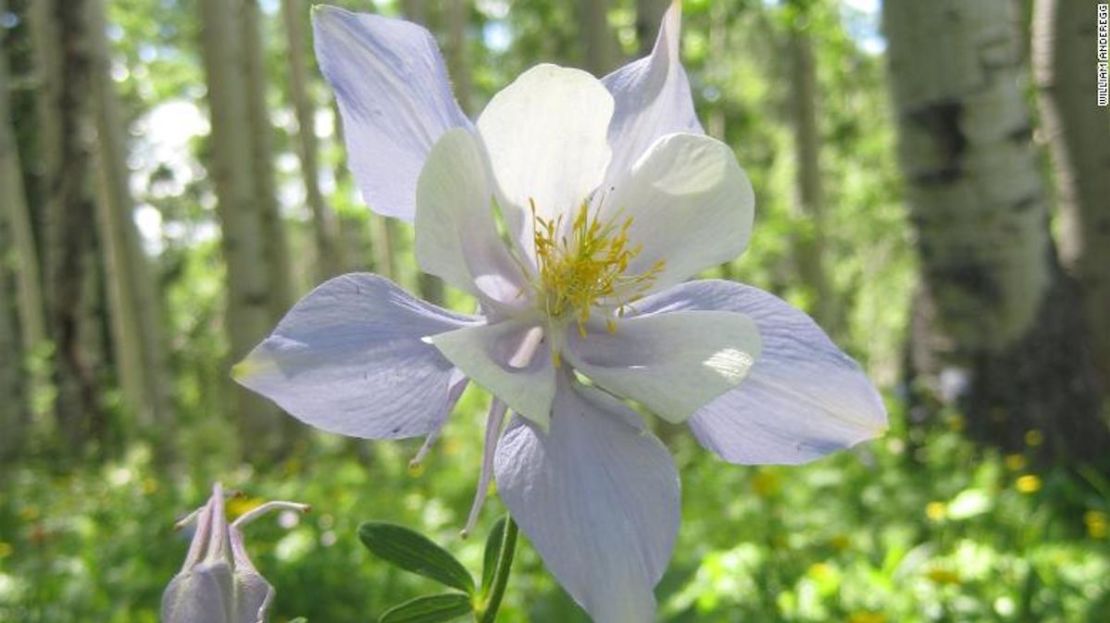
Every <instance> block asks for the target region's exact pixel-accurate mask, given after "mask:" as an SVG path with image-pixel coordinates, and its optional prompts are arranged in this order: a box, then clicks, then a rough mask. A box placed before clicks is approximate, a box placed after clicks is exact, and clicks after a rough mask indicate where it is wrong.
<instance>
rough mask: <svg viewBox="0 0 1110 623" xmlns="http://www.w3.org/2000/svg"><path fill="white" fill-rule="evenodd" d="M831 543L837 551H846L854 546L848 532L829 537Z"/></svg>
mask: <svg viewBox="0 0 1110 623" xmlns="http://www.w3.org/2000/svg"><path fill="white" fill-rule="evenodd" d="M829 545H831V546H832V548H833V549H835V550H837V551H840V552H842V551H844V550H846V549H848V548H849V547H851V546H852V539H851V538H850V537H848V535H846V534H838V535H836V536H834V537H833V538H831V539H829Z"/></svg>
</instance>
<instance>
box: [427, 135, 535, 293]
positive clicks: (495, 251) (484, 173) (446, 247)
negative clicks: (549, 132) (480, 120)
mask: <svg viewBox="0 0 1110 623" xmlns="http://www.w3.org/2000/svg"><path fill="white" fill-rule="evenodd" d="M492 199H493V194H492V191H491V190H490V180H489V175H488V168H487V165H486V159H485V154H484V153H483V151H482V147H481V145H480V144H479V143H478V140H477V139H476V138H475V137H474V135H473V134H471V133H470V132H469V131H467V130H464V129H461V128H456V129H452V130H448V131H447V132H446V133H444V135H443V137H442V138H440V139H439V141H438V142H437V143H436V144H435V147H433V148H432V151H431V153H430V154H428V160H427V162H426V163H425V165H424V170H423V171H421V173H420V180H419V183H418V184H417V189H416V260H417V262H418V263H419V264H420V267H421V268H422V269H423V270H424V272H427V273H431V274H433V275H438V276H440V277H442V278H443V279H444V280H446V281H447V282H448V283H450V284H451V285H454V286H456V287H458V288H461V289H463V290H466V291H469V292H470V293H472V294H475V295H478V296H483V297H487V298H491V299H493V300H495V301H498V302H501V303H513V302H518V303H521V302H524V301H525V298H524V296H523V291H524V289H525V287H526V286H525V283H526V282H525V279H524V277H523V276H522V274H521V271H520V269H519V267H518V266H517V264H515V263H514V261H513V259H512V257H510V255H509V251H508V248H507V247H506V246H505V243H504V242H502V240H501V237H500V236H499V235H498V233H497V226H496V224H495V223H494V219H493V214H492V212H491V210H490V206H491V201H492Z"/></svg>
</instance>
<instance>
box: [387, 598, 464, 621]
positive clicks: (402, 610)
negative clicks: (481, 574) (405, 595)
mask: <svg viewBox="0 0 1110 623" xmlns="http://www.w3.org/2000/svg"><path fill="white" fill-rule="evenodd" d="M471 609H472V608H471V605H470V597H469V596H467V595H464V594H462V593H446V594H443V595H429V596H427V597H417V598H416V599H412V600H409V601H406V602H405V603H403V604H401V605H399V606H395V607H393V608H390V609H389V610H386V611H385V612H384V613H382V616H381V618H379V619H378V623H439V622H440V621H451V620H454V619H457V618H459V617H461V616H466V615H467V614H470V612H471Z"/></svg>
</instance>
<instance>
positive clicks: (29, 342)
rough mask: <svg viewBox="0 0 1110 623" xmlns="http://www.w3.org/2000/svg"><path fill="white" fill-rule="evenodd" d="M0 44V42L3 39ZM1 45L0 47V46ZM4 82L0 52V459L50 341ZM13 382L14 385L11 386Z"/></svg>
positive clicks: (25, 421)
mask: <svg viewBox="0 0 1110 623" xmlns="http://www.w3.org/2000/svg"><path fill="white" fill-rule="evenodd" d="M5 5H6V3H5V2H4V0H0V14H3V13H4V11H5V10H6V6H5ZM0 43H3V39H2V38H0ZM3 47H4V46H3V45H0V49H2V48H3ZM9 85H10V77H9V75H8V66H7V58H6V56H4V55H3V54H0V224H2V225H3V230H4V232H5V235H4V236H3V237H2V238H3V245H2V247H0V248H3V249H5V252H4V253H0V255H2V256H4V257H0V262H4V263H6V264H8V265H11V266H14V267H16V268H15V270H14V271H11V272H12V274H11V280H12V281H13V283H12V284H8V283H7V282H6V281H5V282H4V283H2V284H0V291H3V292H4V293H5V299H6V297H7V293H8V292H11V293H14V296H13V297H11V298H10V299H6V300H10V301H12V302H14V309H11V307H12V306H11V305H4V306H3V307H4V309H0V314H3V315H4V317H2V318H0V322H3V323H5V325H4V327H3V329H5V332H4V337H3V339H4V341H5V345H4V346H3V347H0V353H10V355H9V356H7V357H5V359H6V360H7V361H5V362H4V363H3V364H0V366H3V367H4V380H2V381H0V383H2V384H3V386H4V388H6V389H3V390H0V391H3V393H2V394H0V395H3V396H8V397H9V398H8V400H6V401H5V402H6V404H5V405H4V407H3V408H4V410H6V411H8V413H9V416H10V417H7V418H4V419H3V421H4V422H8V423H10V427H9V425H8V424H4V427H5V428H4V430H9V431H10V434H9V435H6V436H7V437H10V438H9V439H7V441H6V442H5V443H4V444H0V445H4V446H5V447H6V448H8V449H9V450H11V451H12V453H6V452H5V450H4V449H3V448H0V457H2V456H4V455H5V454H7V456H8V457H9V458H11V457H12V456H14V454H13V453H15V452H17V451H18V450H19V449H20V448H21V446H22V440H23V438H24V436H25V435H24V432H25V431H26V430H27V427H28V426H29V425H30V424H31V422H32V421H34V418H33V416H32V415H31V414H32V413H33V412H34V411H35V410H36V408H37V406H38V405H37V404H36V402H38V400H37V398H38V397H39V396H41V395H43V394H44V393H46V392H48V391H49V378H48V377H47V375H45V374H44V370H43V366H42V365H41V364H40V363H39V362H38V360H40V359H41V358H43V357H45V356H46V354H47V352H48V351H49V343H48V341H47V337H46V324H45V322H44V321H43V316H44V314H45V312H46V307H45V305H44V304H43V297H42V281H41V272H40V270H39V256H38V251H37V248H36V244H35V236H34V232H33V229H32V225H31V219H30V212H29V211H28V205H27V195H26V189H25V188H24V185H23V166H22V162H21V158H20V155H19V147H18V145H17V144H16V140H15V136H14V133H13V132H12V126H11V123H12V122H13V118H12V112H11V105H10V100H9ZM0 272H2V271H0ZM13 312H14V316H13V315H12V313H13ZM16 320H18V322H15V321H16ZM12 383H15V384H16V385H15V386H14V387H13V386H12V385H11V384H12ZM16 390H19V391H16ZM36 415H37V414H36Z"/></svg>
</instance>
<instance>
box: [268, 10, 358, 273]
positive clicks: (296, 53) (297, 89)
mask: <svg viewBox="0 0 1110 623" xmlns="http://www.w3.org/2000/svg"><path fill="white" fill-rule="evenodd" d="M281 13H282V17H283V19H284V21H285V33H286V38H287V41H288V46H289V49H288V54H287V55H286V57H287V59H288V61H289V95H290V97H289V99H290V101H291V102H292V103H293V110H294V112H295V113H296V115H297V139H298V155H299V156H300V160H301V176H302V177H303V178H304V188H305V199H306V201H307V202H308V207H309V209H310V210H311V211H312V232H313V237H314V239H315V241H316V258H317V266H316V269H317V270H316V279H317V281H324V280H326V279H328V278H330V277H334V276H336V275H338V274H340V273H342V272H343V270H344V266H345V265H346V259H345V257H344V253H343V244H342V240H341V239H340V237H339V227H338V222H337V221H336V217H335V213H334V212H332V210H331V208H330V207H328V204H327V202H326V201H325V200H324V195H323V193H322V192H321V191H320V180H319V175H320V173H319V166H320V165H319V159H318V154H319V143H318V141H317V138H316V106H315V105H314V103H313V100H312V96H311V95H310V93H309V79H308V72H307V69H306V68H307V64H306V58H305V23H306V20H305V16H306V15H308V11H307V9H306V6H305V3H304V2H303V0H282V2H281Z"/></svg>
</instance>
